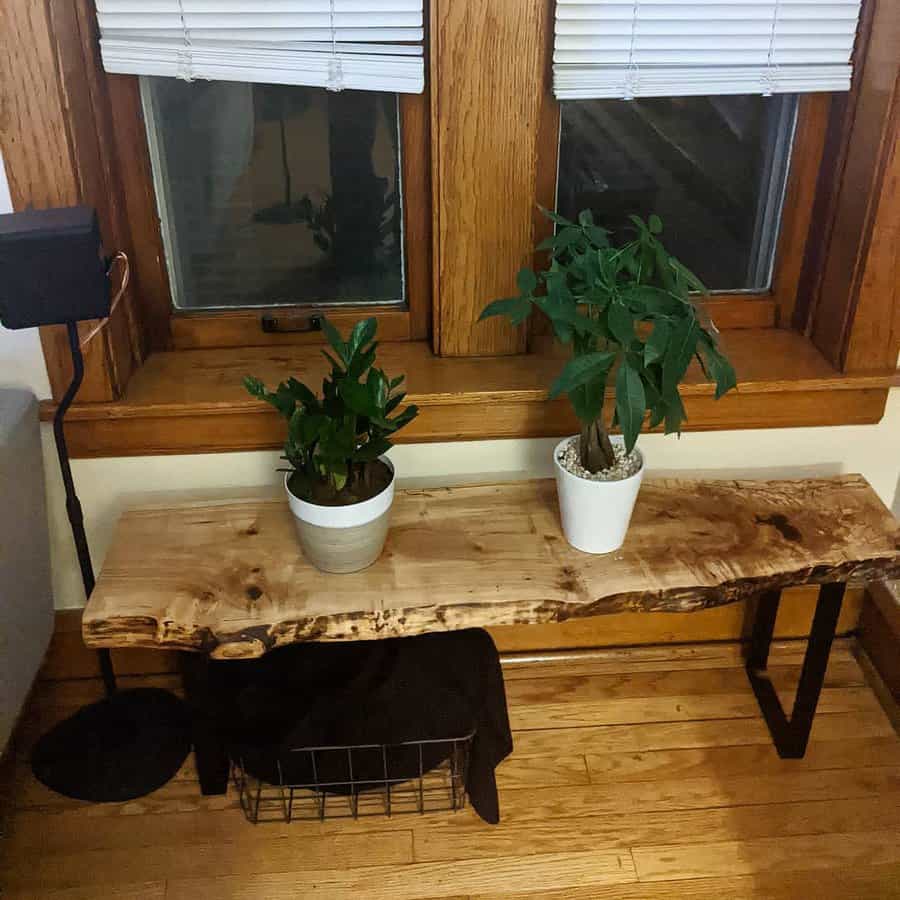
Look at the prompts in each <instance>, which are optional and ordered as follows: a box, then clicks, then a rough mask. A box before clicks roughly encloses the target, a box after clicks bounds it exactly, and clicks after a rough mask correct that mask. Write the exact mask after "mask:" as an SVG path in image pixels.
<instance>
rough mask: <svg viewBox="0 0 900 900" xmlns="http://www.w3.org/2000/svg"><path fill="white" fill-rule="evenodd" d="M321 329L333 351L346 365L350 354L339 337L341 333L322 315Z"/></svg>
mask: <svg viewBox="0 0 900 900" xmlns="http://www.w3.org/2000/svg"><path fill="white" fill-rule="evenodd" d="M322 331H323V333H324V334H325V339H326V340H327V341H328V343H329V344H331V346H332V348H333V349H334V352H335V353H337V355H338V356H339V357H340V359H341V360H342V361H343V363H344V365H345V366H346V365H347V364H348V363H349V362H350V354H349V353H348V347H347V345H346V344H345V343H344V342H343V340H342V339H341V333H340V332H339V331H338V330H337V328H335V327H334V325H332V324H331V322H329V321H328V319H327V318H326V317H325V316H322Z"/></svg>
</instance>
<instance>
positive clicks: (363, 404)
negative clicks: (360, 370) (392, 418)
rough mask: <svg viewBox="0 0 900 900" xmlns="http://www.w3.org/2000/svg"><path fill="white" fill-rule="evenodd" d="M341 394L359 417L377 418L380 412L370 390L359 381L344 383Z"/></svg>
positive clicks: (340, 390) (342, 383)
mask: <svg viewBox="0 0 900 900" xmlns="http://www.w3.org/2000/svg"><path fill="white" fill-rule="evenodd" d="M339 393H340V395H341V398H342V399H343V401H344V402H345V403H346V404H347V406H348V407H349V408H350V409H351V410H352V411H353V412H355V413H356V414H357V415H359V416H368V417H369V418H374V417H377V416H378V415H379V413H380V410H379V409H378V407H377V406H376V404H375V403H374V402H373V399H372V395H371V394H370V393H369V389H368V388H367V387H366V385H364V384H360V383H359V382H358V381H349V380H347V381H342V382H341V385H340V388H339Z"/></svg>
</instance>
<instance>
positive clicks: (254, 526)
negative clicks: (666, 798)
mask: <svg viewBox="0 0 900 900" xmlns="http://www.w3.org/2000/svg"><path fill="white" fill-rule="evenodd" d="M898 575H900V529H898V524H897V522H896V520H895V519H894V517H893V516H892V515H891V513H890V511H889V510H888V509H887V508H886V507H885V506H884V505H883V504H882V503H881V501H880V500H879V499H878V497H877V496H876V494H875V492H874V491H873V490H872V488H871V487H870V486H869V484H868V483H867V482H866V481H865V479H864V478H862V477H861V476H859V475H847V476H840V477H835V478H826V479H817V480H805V481H675V480H647V481H646V482H645V483H644V485H643V487H642V488H641V493H640V496H639V498H638V502H637V506H636V508H635V512H634V518H633V520H632V525H631V529H630V531H629V533H628V538H627V540H626V543H625V545H624V546H623V547H622V548H621V550H618V551H616V552H615V553H611V554H607V555H605V556H590V555H588V554H584V553H581V552H579V551H577V550H574V549H573V548H572V547H570V546H569V545H568V544H567V543H566V541H565V539H564V538H563V536H562V532H561V529H560V524H559V518H558V512H557V503H556V489H555V485H554V483H553V482H552V481H527V482H517V483H511V484H493V485H482V486H473V487H461V488H441V489H436V490H434V489H432V490H408V491H399V492H398V494H397V498H396V501H395V503H394V510H393V518H392V526H391V531H390V534H389V536H388V542H387V546H386V547H385V551H384V554H383V555H382V557H381V558H380V559H379V560H378V562H376V563H375V565H373V566H372V567H370V568H369V569H367V570H365V571H363V572H358V573H355V574H352V575H326V574H323V573H321V572H319V571H317V570H316V569H314V568H313V567H312V566H311V565H309V564H308V563H307V562H306V561H305V559H304V558H303V556H302V554H301V552H300V549H299V546H298V544H297V540H296V537H295V534H294V525H293V521H292V519H291V515H290V512H289V510H288V507H287V503H286V502H285V501H284V500H241V501H236V502H225V503H222V502H218V503H191V504H189V505H182V506H170V507H157V508H152V509H135V510H132V511H129V512H126V513H125V514H124V515H123V516H122V519H121V521H120V523H119V525H118V530H117V532H116V535H115V539H114V541H113V545H112V547H111V548H110V550H109V553H108V555H107V558H106V561H105V563H104V566H103V571H102V573H101V575H100V578H99V580H98V582H97V587H96V589H95V590H94V593H93V595H92V597H91V599H90V602H89V603H88V605H87V608H86V610H85V613H84V619H83V629H84V637H85V641H86V642H87V644H88V645H89V646H92V647H129V646H140V647H158V648H173V649H181V650H195V651H203V652H209V653H210V654H211V655H212V656H213V657H216V658H221V659H224V658H243V657H255V656H260V655H262V654H263V653H265V652H266V651H267V650H270V649H273V648H274V647H278V646H282V645H284V644H290V643H292V642H295V641H313V640H355V639H360V638H378V637H394V636H402V635H414V634H420V633H423V632H427V631H437V630H443V629H454V628H467V627H471V626H491V625H510V624H525V623H535V624H536V623H544V622H557V621H562V620H564V619H568V618H572V617H577V616H593V615H598V614H601V613H611V612H619V611H622V610H645V611H648V612H653V611H671V612H689V611H692V610H701V609H706V608H708V607H713V606H719V605H722V604H726V603H734V602H737V601H740V600H742V599H744V598H745V597H748V596H751V595H753V594H755V593H757V592H759V591H761V590H765V589H767V588H784V587H789V586H792V585H798V584H820V583H825V582H829V581H842V580H854V581H856V580H868V579H873V578H890V577H896V576H898Z"/></svg>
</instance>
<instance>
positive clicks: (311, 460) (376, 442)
mask: <svg viewBox="0 0 900 900" xmlns="http://www.w3.org/2000/svg"><path fill="white" fill-rule="evenodd" d="M322 329H323V331H324V333H325V337H326V339H327V340H328V343H329V344H330V345H331V348H332V350H334V354H335V355H332V354H330V353H328V352H327V351H323V352H324V354H325V356H326V358H327V359H328V361H329V363H330V364H331V372H330V373H329V375H328V376H327V377H326V378H325V379H324V381H323V382H322V397H321V398H319V397H317V396H316V394H315V393H313V391H312V390H310V388H308V387H307V386H306V385H305V384H302V383H301V382H299V381H297V379H296V378H289V379H288V380H287V381H284V382H282V383H281V384H279V385H278V387H277V389H276V390H275V391H273V392H269V391H267V390H266V387H265V385H264V384H263V383H262V382H261V381H260V380H259V379H258V378H252V377H249V376H248V377H247V378H245V379H244V386H245V387H246V388H247V390H248V391H249V392H250V393H251V394H252V395H253V396H254V397H257V398H258V399H260V400H265V401H266V402H267V403H270V404H271V405H272V406H274V407H275V409H277V410H278V412H279V413H280V414H281V415H282V416H284V418H285V419H286V420H287V423H288V429H287V431H288V433H287V441H286V443H285V445H284V456H283V457H282V458H283V459H285V460H287V462H288V464H289V466H290V468H287V469H284V470H280V471H284V472H285V473H286V474H285V478H284V487H285V491H286V492H287V496H288V502H289V504H290V508H291V512H292V513H293V514H294V520H295V523H296V526H297V534H298V536H299V538H300V546H301V547H302V548H303V552H304V554H305V555H306V558H307V559H308V560H309V561H310V562H311V563H312V564H313V565H314V566H316V568H318V569H321V570H322V571H324V572H356V571H358V570H359V569H364V568H365V567H366V566H369V565H371V564H372V563H373V562H375V560H376V559H378V557H379V555H380V554H381V551H382V548H383V547H384V541H385V538H386V536H387V530H388V520H389V516H390V510H391V504H392V503H393V500H394V467H393V465H392V464H391V462H390V461H389V460H388V458H387V457H386V456H385V454H386V453H387V451H388V450H390V448H391V440H390V439H391V436H392V435H393V434H394V433H395V432H396V431H398V430H399V429H400V428H403V426H404V425H408V424H409V423H410V422H411V421H412V420H413V419H414V418H415V417H416V415H417V413H418V409H417V408H416V407H415V406H407V407H406V408H404V409H402V410H400V409H399V407H400V404H401V403H402V402H403V399H404V397H405V396H406V394H405V393H404V392H403V391H401V390H399V388H400V385H401V384H402V382H403V378H404V376H403V375H400V376H398V377H397V378H393V379H389V378H388V376H387V375H385V374H384V372H383V371H382V370H381V369H377V368H376V367H375V353H376V349H377V347H378V343H377V341H375V332H376V329H377V323H376V321H375V319H366V320H365V321H362V322H358V323H357V324H356V325H355V326H354V327H353V329H352V331H351V332H350V335H349V337H348V338H347V340H346V341H344V340H343V339H342V338H341V335H340V333H339V332H338V331H337V329H336V328H335V327H334V326H333V325H332V324H331V323H330V322H328V320H327V319H323V320H322Z"/></svg>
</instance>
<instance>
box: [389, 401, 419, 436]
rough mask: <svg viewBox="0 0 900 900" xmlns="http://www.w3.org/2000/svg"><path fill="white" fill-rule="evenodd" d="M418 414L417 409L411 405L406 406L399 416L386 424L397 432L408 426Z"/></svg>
mask: <svg viewBox="0 0 900 900" xmlns="http://www.w3.org/2000/svg"><path fill="white" fill-rule="evenodd" d="M418 414H419V407H418V406H416V405H415V404H414V403H413V404H411V405H410V406H407V407H406V409H404V410H403V412H402V413H400V415H399V416H395V417H394V418H393V419H389V420H388V422H389V424H390V426H391V428H392V429H393V430H394V431H399V429H401V428H403V426H404V425H409V423H410V422H412V420H413V419H414V418H415V417H416V416H417V415H418Z"/></svg>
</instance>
